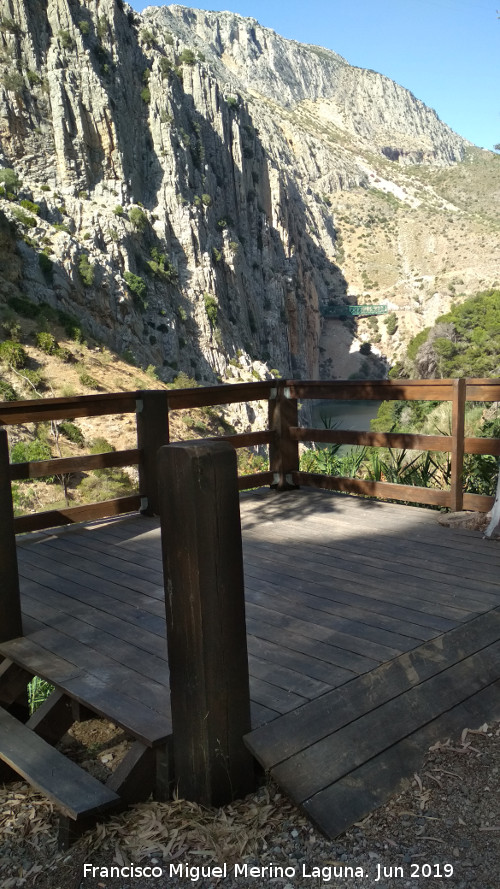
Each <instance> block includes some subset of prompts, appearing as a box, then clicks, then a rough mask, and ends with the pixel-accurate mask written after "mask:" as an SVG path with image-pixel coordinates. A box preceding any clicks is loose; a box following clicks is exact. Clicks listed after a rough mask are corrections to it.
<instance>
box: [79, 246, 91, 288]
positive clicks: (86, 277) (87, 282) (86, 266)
mask: <svg viewBox="0 0 500 889" xmlns="http://www.w3.org/2000/svg"><path fill="white" fill-rule="evenodd" d="M94 268H95V267H94V266H93V265H91V263H90V262H89V257H88V254H87V253H82V254H81V255H80V257H79V259H78V273H79V275H80V278H81V279H82V283H83V285H84V286H85V287H92V284H93V283H94V277H95V275H94Z"/></svg>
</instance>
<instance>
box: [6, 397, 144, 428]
mask: <svg viewBox="0 0 500 889" xmlns="http://www.w3.org/2000/svg"><path fill="white" fill-rule="evenodd" d="M135 407H136V394H135V392H124V393H123V394H122V393H118V394H117V393H111V394H108V393H106V394H105V395H77V396H74V397H71V398H40V399H36V400H34V401H9V402H4V403H3V404H0V425H4V426H13V425H14V424H19V423H40V422H42V421H43V420H66V419H73V418H74V417H102V416H105V415H106V414H130V413H133V412H134V411H135Z"/></svg>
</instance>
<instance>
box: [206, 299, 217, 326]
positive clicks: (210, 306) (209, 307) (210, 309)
mask: <svg viewBox="0 0 500 889" xmlns="http://www.w3.org/2000/svg"><path fill="white" fill-rule="evenodd" d="M203 302H204V304H205V312H206V313H207V318H208V320H209V323H210V327H211V328H212V330H213V329H214V327H216V326H217V312H218V308H219V306H218V303H217V300H216V299H215V296H212V295H211V294H210V293H204V294H203Z"/></svg>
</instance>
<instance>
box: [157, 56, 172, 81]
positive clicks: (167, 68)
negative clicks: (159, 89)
mask: <svg viewBox="0 0 500 889" xmlns="http://www.w3.org/2000/svg"><path fill="white" fill-rule="evenodd" d="M172 68H173V65H172V62H171V61H170V59H167V57H166V56H162V57H161V59H160V74H161V77H162V80H164V79H165V78H166V77H168V75H169V74H170V72H171V71H172Z"/></svg>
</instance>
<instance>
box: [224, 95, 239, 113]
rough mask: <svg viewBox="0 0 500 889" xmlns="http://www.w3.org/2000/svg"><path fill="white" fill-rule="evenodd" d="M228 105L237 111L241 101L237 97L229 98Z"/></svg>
mask: <svg viewBox="0 0 500 889" xmlns="http://www.w3.org/2000/svg"><path fill="white" fill-rule="evenodd" d="M226 104H227V106H228V108H234V109H235V110H236V109H237V108H239V107H240V100H239V99H238V97H237V96H228V97H227V99H226Z"/></svg>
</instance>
